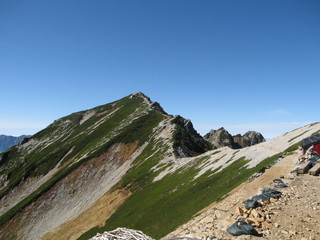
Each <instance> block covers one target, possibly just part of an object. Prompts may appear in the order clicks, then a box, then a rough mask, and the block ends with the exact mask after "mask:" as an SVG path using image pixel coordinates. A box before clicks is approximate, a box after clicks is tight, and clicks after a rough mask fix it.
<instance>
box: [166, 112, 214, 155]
mask: <svg viewBox="0 0 320 240" xmlns="http://www.w3.org/2000/svg"><path fill="white" fill-rule="evenodd" d="M172 123H173V124H175V126H176V127H175V132H174V134H173V141H174V143H173V148H174V150H175V151H174V152H175V155H176V156H177V157H191V156H196V155H199V154H201V153H204V152H206V151H208V150H210V149H212V147H211V145H210V144H209V143H208V142H207V141H206V140H205V139H204V138H203V137H201V136H200V134H198V133H197V131H196V130H195V129H194V128H193V124H192V122H191V121H190V120H188V119H185V118H183V117H181V116H179V115H177V116H175V117H174V118H173V119H172Z"/></svg>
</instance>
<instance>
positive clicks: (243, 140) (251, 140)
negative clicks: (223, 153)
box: [233, 131, 266, 148]
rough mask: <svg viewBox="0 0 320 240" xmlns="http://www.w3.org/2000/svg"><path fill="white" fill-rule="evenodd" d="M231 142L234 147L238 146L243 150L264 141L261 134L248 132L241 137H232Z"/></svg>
mask: <svg viewBox="0 0 320 240" xmlns="http://www.w3.org/2000/svg"><path fill="white" fill-rule="evenodd" d="M233 141H234V143H235V145H239V147H241V148H244V147H249V146H253V145H256V144H258V143H261V142H265V141H266V140H265V139H264V137H263V136H262V134H261V133H259V132H255V131H249V132H246V133H245V134H244V135H243V136H241V135H240V134H237V135H235V136H233Z"/></svg>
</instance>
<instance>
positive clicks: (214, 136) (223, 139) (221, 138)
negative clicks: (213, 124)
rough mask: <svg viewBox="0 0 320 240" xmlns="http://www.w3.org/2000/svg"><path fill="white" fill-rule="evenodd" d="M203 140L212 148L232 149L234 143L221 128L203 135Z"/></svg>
mask: <svg viewBox="0 0 320 240" xmlns="http://www.w3.org/2000/svg"><path fill="white" fill-rule="evenodd" d="M204 139H206V140H207V141H209V142H210V143H211V144H212V146H213V147H214V148H220V147H230V148H234V141H233V138H232V136H231V134H230V133H229V132H228V131H227V130H225V129H224V128H223V127H222V128H219V129H218V130H211V131H210V132H209V133H207V134H206V135H204Z"/></svg>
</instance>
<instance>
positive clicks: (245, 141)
mask: <svg viewBox="0 0 320 240" xmlns="http://www.w3.org/2000/svg"><path fill="white" fill-rule="evenodd" d="M204 139H206V140H207V141H209V142H210V143H211V144H212V145H213V147H214V148H220V147H226V146H227V147H230V148H233V149H238V148H244V147H248V146H252V145H255V144H258V143H261V142H264V141H265V139H264V137H263V136H262V134H261V133H258V132H254V131H249V132H247V133H245V134H244V135H243V136H242V135H241V134H237V135H234V136H232V135H231V134H230V133H229V132H228V131H227V130H226V129H224V128H223V127H222V128H219V129H218V130H211V131H210V132H209V133H207V134H206V135H204Z"/></svg>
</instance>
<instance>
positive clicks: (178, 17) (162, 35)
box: [0, 0, 320, 138]
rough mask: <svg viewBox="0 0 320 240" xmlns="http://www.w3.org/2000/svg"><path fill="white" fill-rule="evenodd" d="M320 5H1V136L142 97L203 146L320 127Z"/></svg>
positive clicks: (284, 1)
mask: <svg viewBox="0 0 320 240" xmlns="http://www.w3.org/2000/svg"><path fill="white" fill-rule="evenodd" d="M319 13H320V1H318V0H314V1H312V0H308V1H305V0H300V1H295V0H281V1H279V0H268V1H267V0H265V1H257V0H251V1H249V0H241V1H239V0H219V1H218V0H210V1H204V0H199V1H196V0H192V1H189V0H154V1H150V0H144V1H142V0H94V1H89V0H87V1H84V0H1V1H0V81H1V103H0V104H1V105H0V134H7V135H20V134H33V133H35V132H37V131H39V130H41V129H42V128H44V127H46V126H47V125H48V124H50V123H51V122H53V121H54V120H55V119H57V118H60V117H63V116H65V115H68V114H70V113H72V112H77V111H80V110H84V109H89V108H92V107H95V106H97V105H102V104H106V103H109V102H112V101H114V100H117V99H120V98H122V97H124V96H126V95H129V94H131V93H134V92H138V91H141V92H143V93H145V94H146V95H148V96H149V97H150V98H151V100H153V101H158V102H159V103H160V104H161V105H162V106H163V108H164V109H165V111H167V112H168V113H170V114H173V115H177V114H179V115H181V116H183V117H185V118H188V119H191V120H192V122H193V124H194V126H195V128H196V130H197V131H198V132H199V133H201V134H205V133H207V132H208V131H209V130H210V129H217V128H219V127H222V126H224V127H225V128H226V129H227V130H229V132H230V133H232V134H237V133H244V132H246V131H248V130H256V131H260V132H261V133H262V134H263V135H264V136H265V137H267V138H271V137H274V136H277V135H280V134H283V133H285V132H287V131H291V130H293V129H295V128H297V127H300V126H303V125H305V124H307V123H310V122H315V121H319V119H320V111H319V101H320V94H319V93H320V79H319V77H320V14H319Z"/></svg>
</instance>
